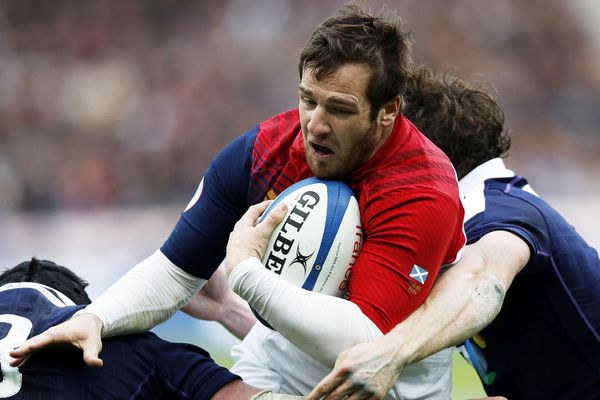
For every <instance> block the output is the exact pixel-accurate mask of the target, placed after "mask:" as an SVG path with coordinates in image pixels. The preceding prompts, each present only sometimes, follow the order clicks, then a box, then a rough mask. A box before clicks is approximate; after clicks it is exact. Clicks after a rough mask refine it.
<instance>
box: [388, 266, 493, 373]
mask: <svg viewBox="0 0 600 400" xmlns="http://www.w3.org/2000/svg"><path fill="white" fill-rule="evenodd" d="M468 261H469V264H470V265H477V264H481V263H483V260H482V259H474V257H470V259H469V260H468ZM463 267H464V268H468V267H467V266H466V265H461V264H459V265H456V266H454V267H451V268H450V269H449V270H448V271H446V272H445V273H443V274H442V275H441V276H440V277H439V278H438V280H437V281H436V283H435V285H434V286H433V288H432V290H431V293H430V294H429V296H428V297H427V299H426V300H425V302H424V303H423V305H421V307H419V308H418V309H417V310H416V311H415V312H414V313H413V314H412V315H410V316H409V317H408V318H407V319H406V320H405V321H403V322H402V323H401V324H399V325H397V326H396V327H395V328H394V329H393V330H392V331H390V332H389V333H388V334H387V335H386V336H387V339H388V343H389V344H390V345H391V347H392V349H393V351H394V352H395V358H396V359H397V362H398V365H399V366H400V367H402V366H403V365H405V364H408V363H412V362H416V361H419V360H421V359H423V358H425V357H427V356H429V355H431V354H433V353H436V352H438V351H440V350H442V349H444V348H447V347H450V346H453V345H456V344H458V343H461V342H463V341H464V340H466V339H468V338H469V337H471V336H473V335H474V334H476V333H477V332H479V331H480V330H481V329H483V328H484V327H485V326H487V325H488V324H489V323H490V322H491V321H492V320H493V319H494V318H495V317H496V315H497V314H498V312H500V308H501V307H502V302H503V299H504V289H503V286H502V285H501V283H500V282H499V281H498V279H497V278H496V277H495V276H494V275H492V274H489V273H486V272H484V271H483V270H481V269H479V268H473V269H468V270H461V268H463Z"/></svg>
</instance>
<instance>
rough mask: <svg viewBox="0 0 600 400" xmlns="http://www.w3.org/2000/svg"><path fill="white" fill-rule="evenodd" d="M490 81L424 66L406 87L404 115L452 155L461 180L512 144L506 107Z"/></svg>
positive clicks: (503, 154)
mask: <svg viewBox="0 0 600 400" xmlns="http://www.w3.org/2000/svg"><path fill="white" fill-rule="evenodd" d="M488 86H489V85H488ZM488 86H486V85H485V84H470V83H468V82H465V81H464V80H462V79H460V78H456V77H451V76H449V74H448V73H446V74H442V75H435V74H434V73H433V72H432V71H431V70H429V69H428V68H427V67H419V68H418V69H416V70H415V72H414V73H413V76H412V78H411V79H410V81H409V83H408V86H407V89H406V95H405V104H404V108H403V113H404V115H405V116H406V117H407V118H408V119H409V120H410V121H411V122H412V123H413V124H415V125H416V127H417V128H419V130H420V131H421V132H422V133H423V134H424V135H425V136H427V137H428V138H429V139H430V140H431V141H432V142H433V143H435V144H436V146H438V147H439V148H440V149H442V151H443V152H444V153H446V155H448V157H449V158H450V161H452V164H454V168H455V169H456V172H457V174H458V178H459V179H460V178H462V177H463V176H465V175H466V174H468V173H469V172H470V171H471V170H472V169H474V168H475V167H477V166H478V165H480V164H482V163H484V162H485V161H488V160H491V159H492V158H496V157H505V156H506V155H507V153H508V149H509V148H510V137H509V136H508V132H507V131H506V130H505V128H504V112H503V111H502V109H501V108H500V106H499V105H498V103H497V102H496V100H495V99H494V97H492V95H491V94H490V93H489V91H488V90H486V89H487V88H488Z"/></svg>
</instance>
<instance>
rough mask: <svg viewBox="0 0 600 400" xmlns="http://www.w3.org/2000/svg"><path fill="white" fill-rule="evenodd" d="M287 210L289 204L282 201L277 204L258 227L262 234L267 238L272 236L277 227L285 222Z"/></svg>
mask: <svg viewBox="0 0 600 400" xmlns="http://www.w3.org/2000/svg"><path fill="white" fill-rule="evenodd" d="M287 210H288V205H287V203H285V202H283V201H282V202H280V203H279V204H277V205H276V206H275V208H273V209H272V210H271V211H270V212H269V214H267V216H266V217H265V219H264V220H262V221H261V222H260V224H259V225H258V228H259V229H260V230H261V233H262V234H263V235H265V236H270V235H271V233H272V232H273V229H275V227H276V226H277V225H278V224H279V223H280V222H281V221H282V220H283V217H285V214H286V213H287Z"/></svg>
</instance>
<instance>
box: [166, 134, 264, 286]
mask: <svg viewBox="0 0 600 400" xmlns="http://www.w3.org/2000/svg"><path fill="white" fill-rule="evenodd" d="M258 130H259V127H258V125H257V126H256V127H254V128H253V129H251V130H250V131H248V132H246V133H245V134H244V135H242V136H240V137H238V138H237V139H236V140H234V141H233V142H231V143H230V144H229V145H227V146H226V147H225V148H224V149H223V151H221V153H219V155H218V156H217V157H216V158H215V159H214V160H213V162H212V163H211V165H210V166H209V168H208V170H207V172H206V175H205V176H204V178H203V179H202V181H201V182H200V185H199V187H198V190H197V191H196V194H195V195H194V197H193V198H192V200H191V201H190V204H188V206H187V208H186V209H185V211H184V212H183V213H182V214H181V217H180V218H179V221H178V222H177V225H175V228H174V229H173V231H172V232H171V235H170V236H169V238H168V239H167V240H166V242H165V243H164V244H163V246H162V247H161V249H160V250H161V251H162V252H163V253H164V254H165V256H166V257H167V258H168V259H169V260H170V261H171V262H173V263H174V264H175V265H176V266H178V267H179V268H181V269H183V270H185V271H186V272H188V273H190V274H192V275H194V276H197V277H199V278H203V279H208V278H209V277H210V276H211V275H212V273H213V272H214V270H215V269H216V268H217V267H218V266H219V264H220V263H221V261H222V260H223V258H224V257H225V247H226V245H227V240H228V238H229V234H230V233H231V231H232V230H233V227H234V225H235V223H236V222H237V221H238V219H239V218H240V217H241V216H242V215H243V214H244V212H245V211H246V210H247V208H248V204H247V197H248V186H249V183H250V169H251V161H252V160H251V157H252V147H253V145H254V141H255V139H256V135H257V133H258Z"/></svg>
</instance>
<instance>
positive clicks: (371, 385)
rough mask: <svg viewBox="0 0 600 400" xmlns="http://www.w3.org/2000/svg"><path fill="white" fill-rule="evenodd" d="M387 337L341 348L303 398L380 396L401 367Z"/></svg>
mask: <svg viewBox="0 0 600 400" xmlns="http://www.w3.org/2000/svg"><path fill="white" fill-rule="evenodd" d="M386 343H387V338H386V337H385V336H384V337H382V338H381V339H379V340H377V341H374V342H368V343H360V344H358V345H356V346H354V347H351V348H350V349H348V350H346V351H343V352H341V353H340V355H339V356H338V358H337V360H336V361H335V366H334V368H333V370H332V371H331V372H330V373H329V375H327V376H326V377H325V378H323V380H322V381H321V382H320V383H319V384H318V385H317V386H316V387H315V388H314V389H313V391H312V392H310V393H309V395H308V396H307V397H306V399H307V400H319V399H323V400H341V399H348V400H358V399H369V400H380V399H383V398H384V397H385V395H386V394H387V393H388V392H389V390H390V389H391V388H392V386H394V384H395V383H396V381H397V380H398V376H399V375H400V372H401V371H402V368H403V367H404V364H400V363H399V362H398V361H397V360H394V357H393V354H394V352H393V351H390V349H389V348H388V347H387V346H386Z"/></svg>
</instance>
